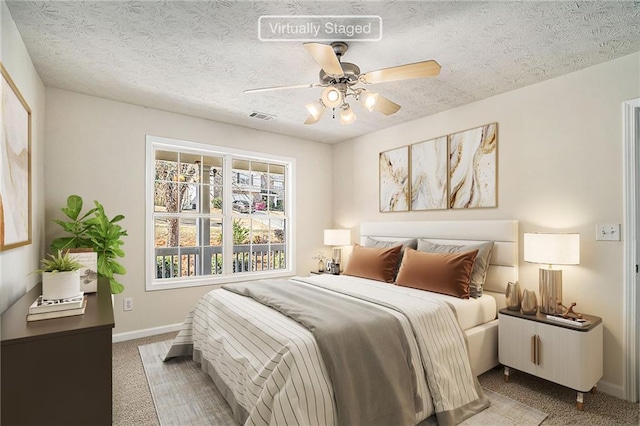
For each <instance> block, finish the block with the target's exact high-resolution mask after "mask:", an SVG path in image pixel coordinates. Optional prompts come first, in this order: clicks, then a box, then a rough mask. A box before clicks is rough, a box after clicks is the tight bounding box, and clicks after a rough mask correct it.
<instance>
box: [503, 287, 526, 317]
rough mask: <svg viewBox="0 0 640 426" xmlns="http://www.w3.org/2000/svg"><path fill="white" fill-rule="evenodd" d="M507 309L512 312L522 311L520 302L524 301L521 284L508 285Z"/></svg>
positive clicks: (506, 294)
mask: <svg viewBox="0 0 640 426" xmlns="http://www.w3.org/2000/svg"><path fill="white" fill-rule="evenodd" d="M504 298H505V302H506V304H507V309H510V310H512V311H519V310H520V301H521V300H522V291H521V290H520V283H518V281H516V282H515V283H507V291H506V292H505V295H504Z"/></svg>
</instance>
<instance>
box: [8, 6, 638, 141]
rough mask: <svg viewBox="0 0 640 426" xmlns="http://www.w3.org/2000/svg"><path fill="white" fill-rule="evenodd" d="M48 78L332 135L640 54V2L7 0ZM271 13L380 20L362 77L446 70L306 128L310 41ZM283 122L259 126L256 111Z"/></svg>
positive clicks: (357, 47) (240, 120) (359, 52)
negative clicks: (380, 107) (278, 24)
mask: <svg viewBox="0 0 640 426" xmlns="http://www.w3.org/2000/svg"><path fill="white" fill-rule="evenodd" d="M6 3H7V5H8V7H9V10H10V11H11V15H12V17H13V19H14V21H15V22H16V25H17V27H18V29H19V31H20V33H21V34H22V37H23V39H24V42H25V44H26V46H27V49H28V51H29V53H30V55H31V58H32V60H33V62H34V64H35V67H36V69H37V70H38V73H39V74H40V76H41V77H42V79H43V81H44V83H45V85H47V86H51V87H58V88H62V89H67V90H73V91H76V92H80V93H86V94H89V95H95V96H100V97H104V98H108V99H115V100H119V101H124V102H129V103H132V104H136V105H142V106H147V107H152V108H158V109H163V110H167V111H174V112H178V113H183V114H188V115H193V116H197V117H203V118H208V119H212V120H217V121H223V122H228V123H233V124H237V125H241V126H245V127H251V128H256V129H261V130H266V131H271V132H275V133H281V134H286V135H292V136H296V137H301V138H305V139H309V140H316V141H321V142H327V143H335V142H338V141H342V140H345V139H350V138H352V137H355V136H358V135H362V134H366V133H370V132H373V131H376V130H379V129H383V128H386V127H390V126H394V125H398V124H400V123H403V122H406V121H410V120H415V119H417V118H420V117H424V116H427V115H431V114H434V113H437V112H440V111H444V110H447V109H450V108H454V107H457V106H460V105H464V104H468V103H470V102H475V101H478V100H481V99H484V98H487V97H490V96H494V95H496V94H499V93H503V92H507V91H510V90H514V89H517V88H519V87H523V86H526V85H530V84H533V83H536V82H540V81H543V80H546V79H549V78H553V77H556V76H559V75H562V74H566V73H569V72H572V71H576V70H579V69H581V68H585V67H588V66H591V65H594V64H598V63H601V62H605V61H609V60H611V59H614V58H617V57H620V56H624V55H627V54H630V53H633V52H637V51H640V2H637V1H635V2H631V1H622V2H609V1H607V2H605V1H587V2H583V1H570V2H569V1H557V2H537V1H535V2H497V1H495V2H475V1H474V2H440V1H433V2H407V1H401V2H400V1H398V2H396V1H381V2H377V1H375V2H348V1H340V2H318V1H313V2H306V1H281V2H258V1H242V2H240V1H217V2H214V1H163V2H159V1H97V2H84V1H82V2H80V1H54V2H48V1H47V2H43V1H7V2H6ZM262 15H379V16H380V17H382V21H383V24H382V25H383V37H382V40H380V41H377V42H365V41H350V42H349V50H348V52H347V53H346V55H345V57H344V58H343V60H344V61H346V62H353V63H356V64H357V65H358V66H359V67H360V68H361V70H362V71H363V72H366V71H371V70H376V69H380V68H387V67H391V66H396V65H401V64H405V63H412V62H418V61H423V60H428V59H434V60H436V61H438V62H439V63H440V64H441V65H442V71H441V74H440V76H438V77H436V78H425V79H417V80H410V81H403V82H390V83H383V84H377V85H372V86H368V88H369V89H371V90H375V91H377V92H379V93H380V94H382V95H384V96H385V97H387V98H389V99H391V100H392V101H394V102H396V103H398V104H400V105H401V106H402V109H400V111H399V112H398V113H396V114H395V115H392V116H384V115H382V114H380V113H378V112H372V113H370V112H368V111H366V110H365V109H363V108H360V106H359V105H358V106H355V107H354V111H355V112H356V114H357V116H358V118H357V120H356V121H355V122H354V123H353V124H351V125H342V124H340V122H339V120H338V119H333V120H332V119H331V114H330V113H329V112H326V113H325V115H324V117H323V118H322V119H321V121H320V122H319V123H317V124H314V125H304V124H303V123H304V121H305V119H306V118H307V115H308V113H307V111H306V109H305V107H304V106H305V105H306V104H307V103H309V102H311V101H313V100H315V99H317V98H318V97H319V95H320V92H321V90H322V89H321V88H315V89H292V90H282V91H272V92H263V93H254V94H244V93H243V90H245V89H250V88H257V87H265V86H278V85H290V84H306V83H317V82H318V71H319V68H318V66H317V65H316V63H315V62H314V61H313V59H312V58H311V57H310V56H309V55H308V54H307V52H306V51H305V49H304V48H303V47H302V43H301V42H292V41H285V42H261V41H259V39H258V19H259V17H260V16H262ZM253 111H258V112H264V113H268V114H273V115H275V116H276V117H277V118H276V119H274V120H271V121H261V120H258V119H255V118H250V117H248V115H249V114H250V113H251V112H253Z"/></svg>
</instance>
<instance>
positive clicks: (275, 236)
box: [270, 219, 286, 244]
mask: <svg viewBox="0 0 640 426" xmlns="http://www.w3.org/2000/svg"><path fill="white" fill-rule="evenodd" d="M270 235H271V238H270V242H271V244H284V243H285V242H286V238H285V236H286V234H285V220H284V219H271V234H270Z"/></svg>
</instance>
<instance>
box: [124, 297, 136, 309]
mask: <svg viewBox="0 0 640 426" xmlns="http://www.w3.org/2000/svg"><path fill="white" fill-rule="evenodd" d="M122 302H123V303H122V304H123V306H122V310H123V311H133V298H132V297H125V298H124V299H123V300H122Z"/></svg>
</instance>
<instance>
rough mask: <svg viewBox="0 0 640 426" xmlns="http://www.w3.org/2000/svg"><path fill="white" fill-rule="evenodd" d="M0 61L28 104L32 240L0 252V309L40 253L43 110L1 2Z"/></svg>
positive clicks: (26, 280)
mask: <svg viewBox="0 0 640 426" xmlns="http://www.w3.org/2000/svg"><path fill="white" fill-rule="evenodd" d="M0 15H1V16H0V22H1V25H0V39H1V43H0V46H1V47H0V61H2V64H3V65H4V67H5V68H6V69H7V71H8V72H9V75H10V76H11V79H12V80H13V82H14V83H15V84H16V86H17V87H18V90H20V93H21V94H22V96H23V97H24V99H25V100H26V101H27V104H28V105H29V108H31V132H32V136H31V202H32V215H31V226H32V243H31V244H30V245H27V246H22V247H18V248H14V249H11V250H7V251H4V252H0V312H4V310H5V309H7V308H8V307H9V306H11V304H13V302H15V301H16V300H17V299H18V298H20V296H22V295H23V294H24V293H25V292H26V291H27V290H29V289H30V288H32V287H33V286H34V285H35V284H36V283H37V282H38V280H39V277H38V276H37V274H32V275H29V273H30V272H31V271H34V270H36V269H38V264H39V261H40V258H41V257H42V256H43V254H44V208H43V202H44V113H45V88H44V85H43V84H42V80H40V76H38V73H37V72H36V70H35V68H34V66H33V63H32V62H31V58H30V57H29V53H27V49H26V47H25V45H24V42H23V41H22V37H21V36H20V33H18V29H17V28H16V25H15V23H14V22H13V18H12V17H11V14H10V13H9V9H7V5H6V4H5V2H4V1H3V2H0Z"/></svg>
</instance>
